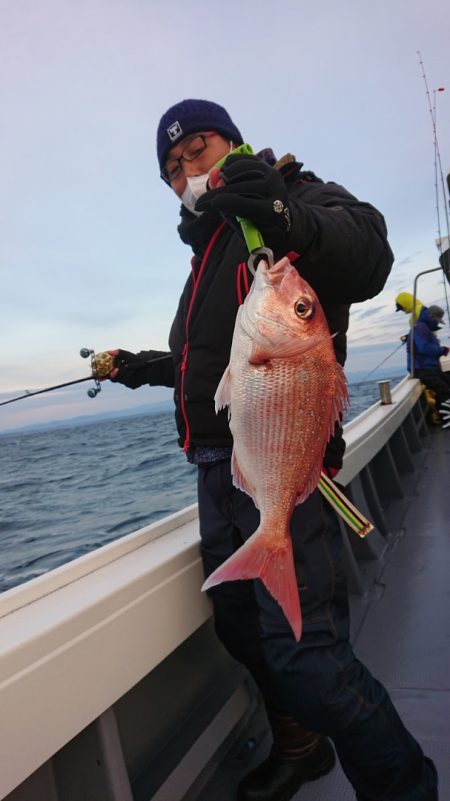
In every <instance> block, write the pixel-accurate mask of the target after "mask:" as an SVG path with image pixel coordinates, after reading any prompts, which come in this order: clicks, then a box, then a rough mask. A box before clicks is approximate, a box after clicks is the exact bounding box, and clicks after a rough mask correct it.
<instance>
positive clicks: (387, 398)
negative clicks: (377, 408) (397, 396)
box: [377, 381, 392, 406]
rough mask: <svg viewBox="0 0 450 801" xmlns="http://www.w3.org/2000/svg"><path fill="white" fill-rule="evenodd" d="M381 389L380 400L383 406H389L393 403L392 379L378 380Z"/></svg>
mask: <svg viewBox="0 0 450 801" xmlns="http://www.w3.org/2000/svg"><path fill="white" fill-rule="evenodd" d="M377 384H378V388H379V390H380V400H381V404H382V406H389V404H390V403H392V396H391V382H390V381H377Z"/></svg>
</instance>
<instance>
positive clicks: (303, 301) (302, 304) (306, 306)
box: [294, 298, 313, 320]
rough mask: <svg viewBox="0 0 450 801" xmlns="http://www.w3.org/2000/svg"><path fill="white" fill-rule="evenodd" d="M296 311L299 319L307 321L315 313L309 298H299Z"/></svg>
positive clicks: (295, 307)
mask: <svg viewBox="0 0 450 801" xmlns="http://www.w3.org/2000/svg"><path fill="white" fill-rule="evenodd" d="M294 311H295V313H296V315H297V317H301V319H302V320H307V319H308V317H311V315H312V313H313V304H312V303H311V301H310V300H309V298H299V300H297V301H296V303H295V304H294Z"/></svg>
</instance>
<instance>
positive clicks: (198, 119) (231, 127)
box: [156, 100, 244, 170]
mask: <svg viewBox="0 0 450 801" xmlns="http://www.w3.org/2000/svg"><path fill="white" fill-rule="evenodd" d="M201 131H215V132H216V133H218V134H220V135H221V136H224V137H225V138H226V139H231V140H232V141H233V142H234V143H235V144H237V145H242V143H243V141H244V140H243V139H242V136H241V134H240V132H239V131H238V129H237V128H236V126H235V124H234V122H233V120H232V119H231V117H230V115H229V114H228V111H226V110H225V109H224V108H223V106H219V105H218V104H217V103H213V102H212V101H211V100H182V101H181V102H180V103H176V105H175V106H171V108H169V110H168V111H166V113H165V114H163V116H162V117H161V120H160V122H159V125H158V132H157V134H156V150H157V154H158V161H159V167H160V169H161V170H162V168H163V167H164V165H165V163H166V159H167V154H168V152H169V150H170V149H171V148H172V147H173V146H174V145H176V143H177V142H178V140H180V139H184V137H185V136H188V134H191V133H199V132H201Z"/></svg>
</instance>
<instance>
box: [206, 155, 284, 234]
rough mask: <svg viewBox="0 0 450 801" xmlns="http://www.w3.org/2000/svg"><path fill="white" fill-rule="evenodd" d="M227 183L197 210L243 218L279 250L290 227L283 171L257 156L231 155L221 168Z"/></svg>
mask: <svg viewBox="0 0 450 801" xmlns="http://www.w3.org/2000/svg"><path fill="white" fill-rule="evenodd" d="M220 172H221V177H222V178H223V180H224V182H225V186H224V187H221V188H220V189H213V190H211V191H209V192H206V193H205V194H204V195H202V196H201V197H200V198H199V200H198V201H197V203H196V205H195V208H196V210H197V211H211V210H212V209H214V210H217V211H219V212H220V213H221V214H222V215H224V216H225V217H229V216H231V217H244V218H246V219H247V220H250V222H252V223H253V224H254V225H255V226H256V228H258V230H259V231H260V232H261V235H262V237H263V239H264V243H265V244H266V245H267V246H268V247H271V248H273V249H274V250H280V249H282V248H283V246H284V245H286V244H287V234H288V233H289V231H290V228H291V214H290V210H289V205H288V193H287V189H286V184H285V182H284V178H283V176H282V175H281V173H280V172H279V171H278V170H276V169H275V168H274V167H271V166H270V165H269V164H267V163H266V162H265V161H262V160H261V159H259V158H258V157H257V156H247V155H245V154H238V155H235V156H229V157H228V158H227V160H226V162H225V164H224V166H223V167H222V168H221V171H220Z"/></svg>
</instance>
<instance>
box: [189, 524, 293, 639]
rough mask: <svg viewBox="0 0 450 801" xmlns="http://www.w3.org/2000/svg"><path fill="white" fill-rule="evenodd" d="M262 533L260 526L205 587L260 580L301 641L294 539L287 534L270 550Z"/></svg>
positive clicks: (218, 569)
mask: <svg viewBox="0 0 450 801" xmlns="http://www.w3.org/2000/svg"><path fill="white" fill-rule="evenodd" d="M261 534H262V532H260V531H259V529H258V531H256V532H255V534H253V535H252V536H251V537H250V539H249V540H247V542H245V543H244V544H243V545H242V546H241V547H240V548H239V550H238V551H236V553H234V554H233V556H230V557H229V559H227V560H226V562H224V563H223V565H220V567H218V568H217V570H215V571H214V573H212V574H211V575H210V576H209V578H207V579H206V581H205V583H204V584H203V587H202V590H203V591H205V590H210V589H211V588H212V587H216V586H217V585H218V584H221V583H222V582H223V581H238V580H242V579H257V578H259V579H261V581H262V582H263V584H264V586H265V587H266V589H267V590H268V592H269V593H270V595H271V596H272V598H274V599H275V601H277V603H278V604H279V605H280V606H281V608H282V610H283V613H284V615H285V617H286V619H287V621H288V623H289V625H290V627H291V629H292V631H293V633H294V637H295V639H296V640H297V642H298V641H299V640H300V637H301V634H302V614H301V609H300V597H299V593H298V587H297V579H296V574H295V565H294V556H293V553H292V542H291V538H290V537H289V536H287V537H286V538H285V540H284V543H285V544H283V546H282V547H275V548H273V549H271V548H270V546H269V547H267V545H265V544H264V543H263V542H262V539H263V537H262V536H261ZM266 542H267V540H266Z"/></svg>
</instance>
